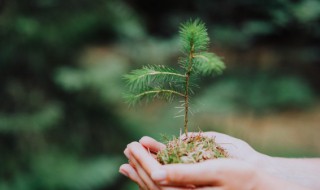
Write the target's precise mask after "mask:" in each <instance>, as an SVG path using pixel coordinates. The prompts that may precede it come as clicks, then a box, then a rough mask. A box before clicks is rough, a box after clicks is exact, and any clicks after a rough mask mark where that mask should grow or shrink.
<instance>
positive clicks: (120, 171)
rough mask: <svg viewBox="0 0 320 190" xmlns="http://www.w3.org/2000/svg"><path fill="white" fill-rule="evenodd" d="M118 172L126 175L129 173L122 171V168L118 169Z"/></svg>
mask: <svg viewBox="0 0 320 190" xmlns="http://www.w3.org/2000/svg"><path fill="white" fill-rule="evenodd" d="M119 173H121V174H122V175H124V176H126V177H128V176H129V175H128V174H127V172H125V171H123V170H119Z"/></svg>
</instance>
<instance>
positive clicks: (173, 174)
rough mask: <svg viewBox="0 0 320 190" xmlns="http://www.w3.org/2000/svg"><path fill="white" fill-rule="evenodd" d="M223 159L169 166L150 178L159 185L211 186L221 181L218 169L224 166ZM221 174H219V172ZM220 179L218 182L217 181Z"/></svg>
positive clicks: (163, 167) (165, 166)
mask: <svg viewBox="0 0 320 190" xmlns="http://www.w3.org/2000/svg"><path fill="white" fill-rule="evenodd" d="M222 160H223V159H220V160H214V161H205V162H201V163H196V164H170V165H164V166H162V167H161V168H160V170H155V171H153V172H152V174H151V178H152V179H153V180H154V181H156V182H157V183H159V184H161V185H169V186H170V185H173V186H185V185H186V184H193V185H196V186H211V185H216V184H218V182H219V181H221V177H223V176H221V175H219V172H220V168H221V167H223V166H224V165H225V163H224V161H222ZM220 173H221V172H220ZM219 179H220V180H219Z"/></svg>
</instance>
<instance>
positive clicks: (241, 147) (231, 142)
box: [120, 132, 261, 189]
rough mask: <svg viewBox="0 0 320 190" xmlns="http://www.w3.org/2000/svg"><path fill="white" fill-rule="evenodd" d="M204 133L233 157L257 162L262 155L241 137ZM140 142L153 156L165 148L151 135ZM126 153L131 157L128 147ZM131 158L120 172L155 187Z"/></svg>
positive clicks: (146, 185)
mask: <svg viewBox="0 0 320 190" xmlns="http://www.w3.org/2000/svg"><path fill="white" fill-rule="evenodd" d="M188 135H197V133H189V134H188ZM202 135H204V136H208V137H212V138H215V139H216V141H217V143H219V144H222V145H223V146H224V148H226V150H227V152H228V153H229V155H230V156H231V157H233V158H237V159H239V160H246V161H247V162H255V160H258V157H259V156H261V154H260V153H258V152H256V151H255V150H254V149H252V148H251V147H250V146H249V145H248V144H247V143H246V142H244V141H242V140H240V139H236V138H233V137H230V136H228V135H225V134H221V133H217V132H206V133H202ZM181 138H184V135H183V136H181ZM140 143H141V145H143V146H144V147H145V148H146V149H147V150H148V152H149V153H148V154H149V155H151V156H152V157H155V155H156V154H157V152H158V151H159V150H161V149H163V148H165V145H164V144H162V143H159V142H158V141H156V140H154V139H152V138H150V137H143V138H141V139H140ZM132 144H134V143H131V146H132ZM128 147H130V145H128ZM137 150H139V149H137ZM140 151H141V150H140ZM125 154H126V155H127V157H129V149H128V148H127V149H126V150H125ZM142 154H143V153H142ZM145 156H146V155H145ZM130 160H131V161H130V162H131V165H129V164H124V165H122V166H121V167H120V172H121V173H122V174H124V175H126V176H128V177H129V178H131V179H132V180H133V181H135V182H136V183H138V184H139V185H140V186H141V188H145V189H146V187H148V186H149V187H154V186H155V184H154V183H153V182H152V180H151V179H150V177H147V175H146V174H145V173H144V172H143V169H142V168H143V167H141V166H140V165H139V164H138V163H137V161H136V159H135V158H131V159H130ZM157 164H158V163H157ZM140 176H143V177H140Z"/></svg>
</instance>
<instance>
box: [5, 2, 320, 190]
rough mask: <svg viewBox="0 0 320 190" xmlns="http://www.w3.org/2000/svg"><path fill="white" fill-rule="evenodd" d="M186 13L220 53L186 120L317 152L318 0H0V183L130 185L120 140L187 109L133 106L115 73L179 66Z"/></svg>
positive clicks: (280, 150)
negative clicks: (219, 63)
mask: <svg viewBox="0 0 320 190" xmlns="http://www.w3.org/2000/svg"><path fill="white" fill-rule="evenodd" d="M189 18H201V19H202V20H203V21H204V22H206V23H207V27H208V32H209V35H210V38H211V41H212V43H211V51H214V52H216V54H218V55H219V56H221V57H223V59H224V61H225V63H226V65H227V70H226V72H225V73H224V75H221V76H218V77H215V78H211V77H208V78H205V79H204V80H202V81H201V84H200V86H201V88H200V89H198V90H197V95H196V96H195V97H193V98H192V109H193V113H194V115H193V116H192V117H193V118H192V123H191V130H195V131H198V128H199V127H200V128H201V129H202V130H204V131H207V130H215V131H222V132H225V133H227V134H230V135H233V136H236V137H238V138H242V139H244V140H245V141H247V142H249V143H250V144H252V146H253V147H254V148H256V149H257V150H259V151H261V152H264V153H267V154H270V155H274V156H288V157H295V156H302V157H307V156H320V140H319V137H318V136H319V135H318V134H320V125H319V124H320V105H319V93H320V90H319V89H320V88H318V87H319V82H320V81H319V79H320V75H319V71H320V45H319V44H320V24H319V23H320V1H318V0H269V1H257V0H243V1H237V0H224V1H218V0H198V1H193V0H184V1H182V0H181V1H170V0H162V1H150V0H149V1H147V0H139V1H138V0H123V1H120V0H119V1H116V0H113V1H112V0H91V1H89V0H0V87H1V88H0V190H11V189H12V190H29V189H30V190H31V189H32V190H36V189H46V190H60V189H61V190H82V189H84V190H86V189H96V190H102V189H108V190H109V189H110V190H112V189H119V190H126V189H129V190H130V189H132V190H134V189H137V187H136V186H135V185H134V184H132V183H131V182H129V180H127V179H125V178H124V177H122V176H120V174H119V173H118V168H119V166H120V164H121V163H124V162H126V159H125V157H124V156H123V154H122V151H123V150H124V148H125V147H126V144H127V143H129V142H131V141H134V140H138V139H139V138H141V137H142V136H144V135H149V136H152V137H154V138H156V139H158V140H160V139H161V138H160V134H168V135H178V134H179V128H180V127H181V126H182V119H181V118H174V116H175V115H176V112H177V110H176V109H175V108H174V107H175V106H176V105H177V104H178V103H175V102H173V103H171V104H167V103H165V102H162V101H155V102H154V103H152V104H148V105H142V106H138V107H136V108H133V109H129V108H128V105H127V104H125V103H124V100H123V99H122V94H123V93H125V91H126V87H125V85H124V81H123V79H122V76H123V74H125V73H128V72H129V71H130V70H132V69H135V68H139V67H141V66H142V65H145V64H165V65H170V66H173V67H177V64H176V62H177V58H178V56H179V41H178V38H177V34H178V28H179V24H180V23H181V22H184V21H186V20H188V19H189Z"/></svg>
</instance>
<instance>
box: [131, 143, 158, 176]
mask: <svg viewBox="0 0 320 190" xmlns="http://www.w3.org/2000/svg"><path fill="white" fill-rule="evenodd" d="M127 148H128V151H129V153H130V160H131V156H132V157H134V158H135V159H136V161H137V162H138V163H139V165H141V167H142V168H143V169H144V170H145V171H146V172H147V174H148V175H149V176H150V175H151V172H152V171H155V170H158V169H159V167H160V166H161V165H160V163H159V162H158V161H156V160H155V159H154V158H153V157H152V156H151V154H150V153H149V152H147V150H146V149H145V148H144V147H143V146H142V145H141V144H140V143H137V142H133V143H130V144H129V145H128V147H127Z"/></svg>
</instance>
